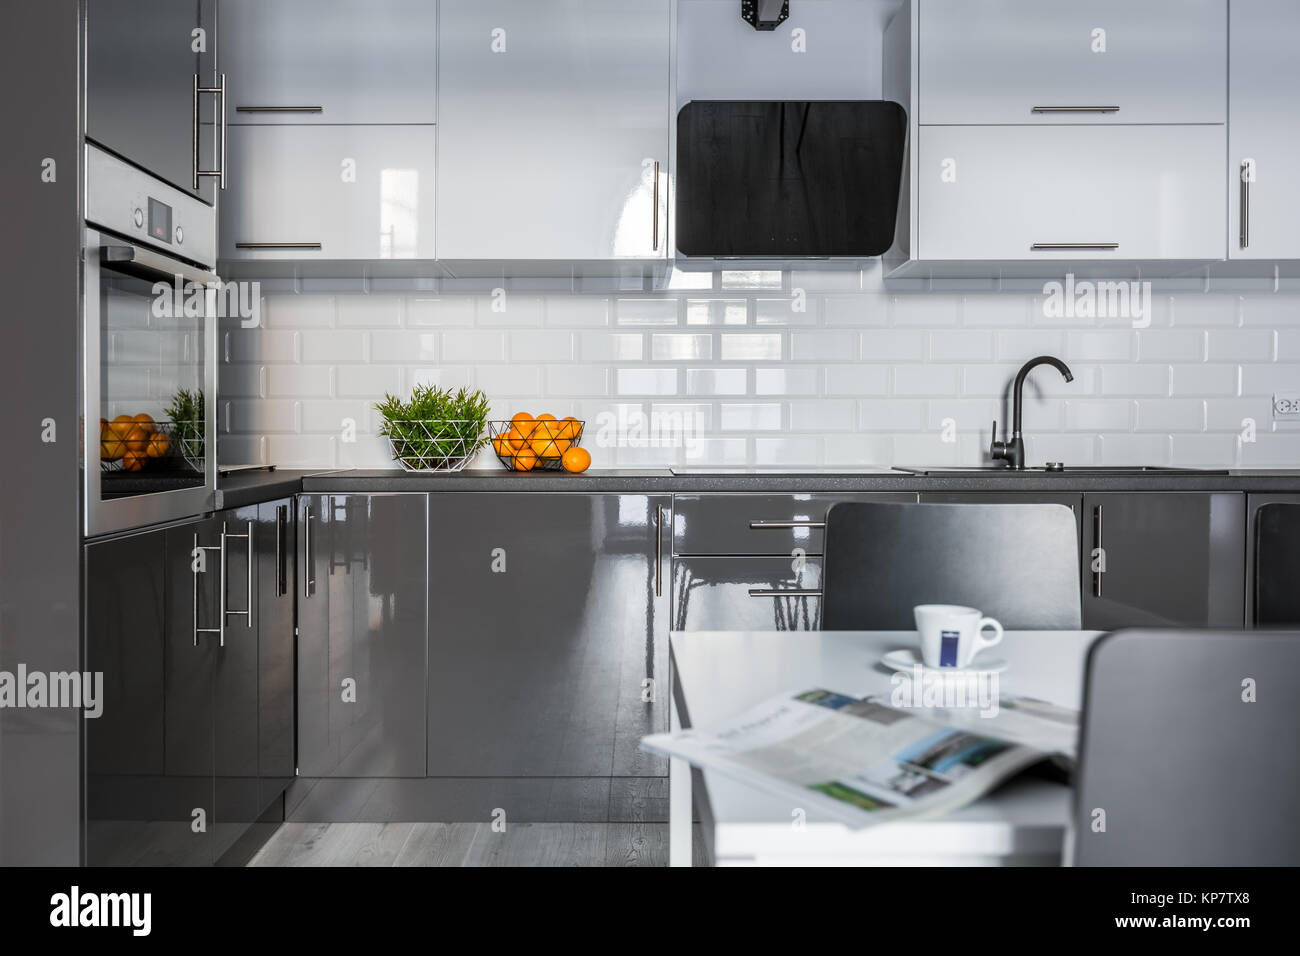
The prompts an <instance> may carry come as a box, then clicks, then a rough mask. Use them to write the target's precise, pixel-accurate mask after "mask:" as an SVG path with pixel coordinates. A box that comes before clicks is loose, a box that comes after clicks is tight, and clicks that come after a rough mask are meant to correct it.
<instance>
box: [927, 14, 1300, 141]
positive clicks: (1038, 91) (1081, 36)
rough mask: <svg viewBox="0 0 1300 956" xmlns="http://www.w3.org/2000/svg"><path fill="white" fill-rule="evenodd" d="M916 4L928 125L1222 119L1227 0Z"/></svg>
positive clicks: (1285, 32)
mask: <svg viewBox="0 0 1300 956" xmlns="http://www.w3.org/2000/svg"><path fill="white" fill-rule="evenodd" d="M1237 5H1238V4H1237V3H1236V0H1234V7H1235V6H1237ZM1252 5H1253V4H1250V3H1247V4H1246V6H1252ZM919 6H920V11H919V12H920V23H919V28H920V46H919V53H918V62H919V65H920V90H919V93H920V96H919V121H920V123H921V124H922V125H954V124H972V125H992V124H997V123H1016V124H1019V123H1042V124H1059V123H1085V124H1096V123H1222V122H1224V120H1225V115H1226V109H1227V93H1226V83H1225V78H1226V76H1227V42H1226V35H1227V28H1228V4H1227V0H1086V2H1084V0H978V2H975V0H919ZM1264 6H1273V7H1277V8H1278V9H1279V10H1280V9H1281V8H1283V7H1286V6H1294V4H1287V3H1284V2H1281V0H1279V2H1277V3H1273V4H1264ZM1292 20H1294V15H1292ZM1234 29H1235V28H1234ZM1275 36H1276V42H1277V44H1278V45H1279V48H1280V45H1281V44H1282V42H1283V39H1284V37H1291V38H1292V39H1294V37H1295V31H1294V29H1291V30H1286V29H1284V28H1283V27H1282V26H1281V25H1280V23H1279V26H1278V33H1277V34H1276V35H1275ZM1234 42H1235V37H1234ZM1292 89H1294V87H1292Z"/></svg>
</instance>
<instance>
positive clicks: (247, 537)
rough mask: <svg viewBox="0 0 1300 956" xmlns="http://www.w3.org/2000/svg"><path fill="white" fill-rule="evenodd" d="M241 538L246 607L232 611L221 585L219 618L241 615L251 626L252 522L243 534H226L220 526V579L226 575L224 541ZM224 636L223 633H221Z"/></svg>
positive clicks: (224, 529)
mask: <svg viewBox="0 0 1300 956" xmlns="http://www.w3.org/2000/svg"><path fill="white" fill-rule="evenodd" d="M232 538H233V539H242V540H244V541H245V542H246V543H247V544H248V607H246V608H244V609H243V610H242V611H232V610H229V609H227V608H226V606H225V598H226V592H225V586H224V584H223V585H222V591H221V600H222V605H221V607H222V610H221V620H222V623H224V622H225V619H226V618H227V617H229V616H230V615H231V614H235V615H241V616H243V618H244V619H245V620H246V621H247V622H248V626H249V627H252V626H253V522H251V521H250V522H248V531H247V532H246V533H244V534H227V533H226V526H225V525H224V524H223V525H222V526H221V548H222V550H221V579H222V581H223V582H224V581H225V576H226V567H225V565H226V542H227V541H230V540H231V539H232ZM222 636H223V638H224V635H222Z"/></svg>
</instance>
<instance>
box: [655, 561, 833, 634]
mask: <svg viewBox="0 0 1300 956" xmlns="http://www.w3.org/2000/svg"><path fill="white" fill-rule="evenodd" d="M821 562H822V559H821V558H820V557H798V556H796V557H790V556H788V555H787V556H784V557H779V558H778V557H749V556H726V557H722V556H710V557H688V558H683V557H678V558H674V559H673V630H674V631H818V630H821V604H822V599H821V587H822V564H821Z"/></svg>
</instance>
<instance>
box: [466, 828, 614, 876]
mask: <svg viewBox="0 0 1300 956" xmlns="http://www.w3.org/2000/svg"><path fill="white" fill-rule="evenodd" d="M607 829H608V826H607V825H605V824H594V825H593V824H583V823H514V824H509V823H508V824H507V826H506V830H505V832H504V833H497V832H493V831H492V828H491V826H488V827H487V828H485V831H484V830H481V831H480V832H479V835H478V838H477V839H476V840H475V841H474V844H473V846H471V847H470V852H469V855H468V856H467V857H466V859H465V865H466V866H602V865H604V862H605V837H606V830H607Z"/></svg>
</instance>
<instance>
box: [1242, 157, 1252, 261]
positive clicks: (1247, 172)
mask: <svg viewBox="0 0 1300 956" xmlns="http://www.w3.org/2000/svg"><path fill="white" fill-rule="evenodd" d="M1254 176H1255V168H1254V164H1253V163H1252V162H1251V161H1250V160H1249V159H1243V160H1242V161H1241V248H1243V249H1246V248H1248V247H1249V246H1250V181H1251V180H1252V179H1253V178H1254Z"/></svg>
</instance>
